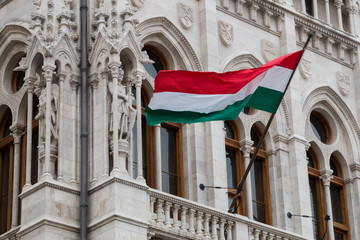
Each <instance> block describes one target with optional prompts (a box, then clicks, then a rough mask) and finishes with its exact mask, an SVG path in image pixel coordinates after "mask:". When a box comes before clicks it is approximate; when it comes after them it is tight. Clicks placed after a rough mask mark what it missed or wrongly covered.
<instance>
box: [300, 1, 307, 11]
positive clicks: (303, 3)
mask: <svg viewBox="0 0 360 240" xmlns="http://www.w3.org/2000/svg"><path fill="white" fill-rule="evenodd" d="M301 11H302V12H303V13H306V4H305V0H301Z"/></svg>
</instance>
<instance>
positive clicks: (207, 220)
mask: <svg viewBox="0 0 360 240" xmlns="http://www.w3.org/2000/svg"><path fill="white" fill-rule="evenodd" d="M210 217H211V215H210V214H207V213H205V219H204V236H205V238H206V239H209V238H210V229H209V223H210Z"/></svg>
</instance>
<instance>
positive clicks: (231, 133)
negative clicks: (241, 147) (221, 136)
mask: <svg viewBox="0 0 360 240" xmlns="http://www.w3.org/2000/svg"><path fill="white" fill-rule="evenodd" d="M224 126H225V131H226V137H227V138H231V139H235V134H234V130H233V129H232V127H231V125H230V124H229V122H228V121H225V122H224Z"/></svg>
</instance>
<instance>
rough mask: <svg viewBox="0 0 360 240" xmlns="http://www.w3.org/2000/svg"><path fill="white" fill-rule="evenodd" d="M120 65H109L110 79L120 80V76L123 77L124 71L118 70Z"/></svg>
mask: <svg viewBox="0 0 360 240" xmlns="http://www.w3.org/2000/svg"><path fill="white" fill-rule="evenodd" d="M120 66H121V64H120V63H116V62H113V63H110V64H109V71H110V73H111V77H112V78H116V79H119V78H122V76H123V75H124V71H123V70H122V69H120Z"/></svg>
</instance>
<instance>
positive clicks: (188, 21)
mask: <svg viewBox="0 0 360 240" xmlns="http://www.w3.org/2000/svg"><path fill="white" fill-rule="evenodd" d="M177 14H178V20H179V22H180V25H181V26H182V27H183V28H184V29H189V28H190V27H191V26H192V25H193V21H194V18H193V12H192V9H191V7H190V6H188V5H186V4H183V3H180V2H179V3H178V4H177Z"/></svg>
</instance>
